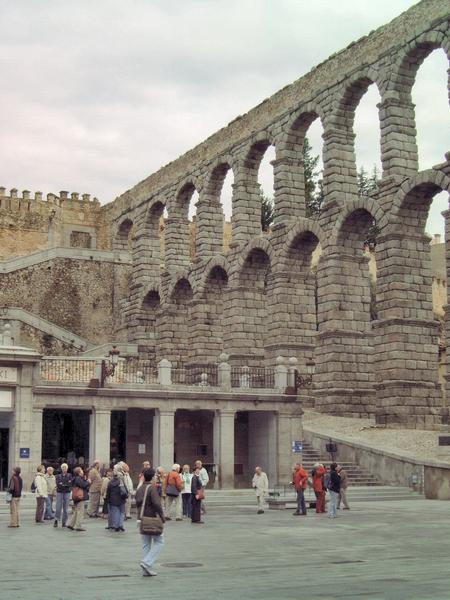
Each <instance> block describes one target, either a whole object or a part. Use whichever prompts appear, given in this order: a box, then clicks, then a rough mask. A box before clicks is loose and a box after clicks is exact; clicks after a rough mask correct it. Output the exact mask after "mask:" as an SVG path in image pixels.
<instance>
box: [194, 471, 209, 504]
mask: <svg viewBox="0 0 450 600" xmlns="http://www.w3.org/2000/svg"><path fill="white" fill-rule="evenodd" d="M195 468H196V469H197V468H198V469H200V472H199V477H200V481H201V484H202V487H203V491H204V490H205V488H206V486H207V485H208V483H209V475H208V471H207V470H206V469H205V467H204V466H203V463H202V461H201V460H196V461H195ZM201 511H202V513H206V503H205V501H204V500H202V503H201Z"/></svg>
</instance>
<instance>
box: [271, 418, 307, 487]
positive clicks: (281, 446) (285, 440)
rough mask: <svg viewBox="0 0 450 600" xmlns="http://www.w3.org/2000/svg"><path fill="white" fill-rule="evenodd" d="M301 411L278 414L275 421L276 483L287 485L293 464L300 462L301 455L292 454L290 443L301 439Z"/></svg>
mask: <svg viewBox="0 0 450 600" xmlns="http://www.w3.org/2000/svg"><path fill="white" fill-rule="evenodd" d="M301 415H302V411H301V409H300V410H299V411H295V412H279V413H278V419H277V421H278V422H277V465H278V469H277V471H278V483H279V484H284V483H289V481H290V480H291V475H292V467H293V465H294V463H296V462H301V460H302V455H301V454H296V453H294V452H292V442H294V441H301V440H302V437H303V428H302V418H301Z"/></svg>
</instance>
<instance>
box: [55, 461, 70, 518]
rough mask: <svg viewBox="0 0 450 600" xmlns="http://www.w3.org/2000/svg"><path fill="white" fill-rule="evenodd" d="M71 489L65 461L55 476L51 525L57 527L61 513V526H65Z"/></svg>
mask: <svg viewBox="0 0 450 600" xmlns="http://www.w3.org/2000/svg"><path fill="white" fill-rule="evenodd" d="M71 491H72V475H71V474H70V473H69V467H68V466H67V465H66V463H63V464H62V465H61V473H59V474H58V475H57V476H56V514H55V522H54V523H53V527H58V521H59V520H60V519H61V513H62V526H63V527H65V526H66V523H67V518H68V512H69V502H70V492H71Z"/></svg>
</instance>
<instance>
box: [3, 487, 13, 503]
mask: <svg viewBox="0 0 450 600" xmlns="http://www.w3.org/2000/svg"><path fill="white" fill-rule="evenodd" d="M12 498H13V496H12V494H11V492H10V491H9V490H8V491H7V492H6V495H5V500H6V503H7V504H10V503H11V502H12Z"/></svg>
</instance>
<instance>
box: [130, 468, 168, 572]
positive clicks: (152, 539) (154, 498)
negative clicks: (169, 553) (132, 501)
mask: <svg viewBox="0 0 450 600" xmlns="http://www.w3.org/2000/svg"><path fill="white" fill-rule="evenodd" d="M142 475H143V483H142V485H140V486H139V487H138V489H137V491H136V508H137V514H138V521H139V520H140V518H141V516H144V517H156V516H158V517H160V519H161V521H162V522H163V523H164V521H165V519H164V510H163V507H162V504H161V496H160V495H159V493H158V489H157V487H156V485H155V483H154V482H153V481H152V480H153V478H154V477H155V470H154V469H144V471H143V473H142ZM146 492H147V495H146ZM144 498H145V506H144V507H143V504H144ZM141 539H142V550H143V553H144V555H143V557H142V561H141V563H140V565H141V568H142V571H143V576H144V577H149V576H150V577H154V576H155V575H157V572H156V571H155V570H154V569H153V565H154V564H155V562H156V559H157V558H158V556H159V554H160V553H161V550H162V549H163V546H164V534H163V533H162V534H161V535H144V534H142V533H141Z"/></svg>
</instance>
